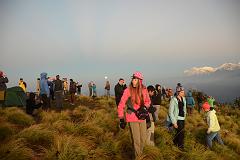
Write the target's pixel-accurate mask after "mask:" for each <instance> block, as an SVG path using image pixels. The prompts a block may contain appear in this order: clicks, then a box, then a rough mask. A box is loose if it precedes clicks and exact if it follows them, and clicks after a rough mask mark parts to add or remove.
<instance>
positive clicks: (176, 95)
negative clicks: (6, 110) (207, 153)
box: [0, 71, 223, 157]
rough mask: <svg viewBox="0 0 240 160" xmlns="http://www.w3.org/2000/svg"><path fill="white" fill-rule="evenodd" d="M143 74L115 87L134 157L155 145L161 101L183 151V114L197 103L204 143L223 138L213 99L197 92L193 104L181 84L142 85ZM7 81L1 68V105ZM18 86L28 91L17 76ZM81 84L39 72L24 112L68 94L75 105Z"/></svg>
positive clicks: (92, 85) (58, 105) (59, 103)
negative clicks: (204, 127)
mask: <svg viewBox="0 0 240 160" xmlns="http://www.w3.org/2000/svg"><path fill="white" fill-rule="evenodd" d="M143 79H144V77H143V75H142V73H140V72H135V73H134V74H133V75H132V77H131V82H130V84H129V85H128V86H127V85H126V84H125V81H124V79H123V78H120V79H119V81H118V83H117V84H116V85H115V87H114V93H115V101H116V106H117V112H118V117H119V126H120V128H122V129H125V127H126V126H127V124H128V125H129V128H130V133H131V137H132V141H133V147H134V151H135V156H136V157H137V156H140V155H141V154H142V152H143V148H144V146H145V145H146V144H147V145H152V146H154V145H155V143H154V130H155V127H156V126H157V125H156V124H157V123H158V122H159V117H158V115H159V112H160V110H161V104H162V101H169V108H168V114H167V117H166V127H167V129H168V130H169V131H170V132H172V131H174V130H175V135H174V138H173V143H174V144H175V145H176V146H177V147H178V148H179V149H180V150H183V151H184V130H185V119H186V116H192V114H193V109H194V108H195V106H197V110H198V112H201V110H203V111H204V112H205V113H206V120H207V124H208V129H207V132H206V144H207V146H208V147H209V148H211V147H212V141H213V139H216V140H217V141H218V142H219V143H220V144H223V141H222V139H221V137H220V133H219V132H220V126H219V123H218V119H217V116H216V111H215V110H214V107H215V105H214V102H215V99H214V98H213V97H211V96H207V97H206V96H205V95H203V94H201V93H199V94H198V95H197V96H196V101H197V102H196V103H195V100H194V98H193V93H192V91H191V90H189V91H187V93H186V95H185V89H184V87H183V86H182V84H181V83H178V84H177V86H176V90H175V92H173V90H172V89H171V88H166V87H164V86H163V87H162V86H161V85H160V84H156V85H155V86H153V85H149V86H147V87H146V86H145V85H144V83H143ZM6 83H8V78H7V76H6V74H4V73H3V72H2V71H0V102H1V103H0V104H1V105H2V104H3V101H4V96H5V94H6V93H5V92H6V89H7V86H6ZM18 85H19V87H21V88H22V90H23V92H25V93H27V84H26V82H25V81H24V80H23V78H20V80H19V83H18ZM82 86H83V85H82V84H80V83H78V82H75V81H74V80H73V79H70V83H69V85H68V81H67V78H63V79H62V80H61V78H60V76H59V75H56V77H55V78H50V77H48V76H47V73H45V72H43V73H41V74H40V78H37V86H36V92H35V93H33V92H31V93H28V94H29V95H28V97H29V98H28V99H27V103H26V112H27V113H28V114H30V115H32V114H33V111H34V109H37V108H40V107H42V108H43V109H44V110H46V111H48V110H49V109H50V105H51V101H55V102H56V108H57V109H59V110H61V109H62V108H63V100H67V99H68V96H67V95H70V100H69V102H70V105H73V106H74V105H75V101H76V100H75V95H76V94H77V95H81V88H82ZM110 88H111V85H110V82H109V81H106V85H105V87H104V89H105V95H106V97H107V98H109V97H110ZM88 89H89V96H90V97H92V98H95V97H96V96H97V91H96V84H95V83H94V82H93V81H91V82H89V83H88Z"/></svg>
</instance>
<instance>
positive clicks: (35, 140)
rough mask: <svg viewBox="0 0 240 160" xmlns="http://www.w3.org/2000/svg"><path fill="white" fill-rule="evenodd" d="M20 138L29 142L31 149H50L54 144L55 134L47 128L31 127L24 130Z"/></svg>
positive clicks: (19, 135)
mask: <svg viewBox="0 0 240 160" xmlns="http://www.w3.org/2000/svg"><path fill="white" fill-rule="evenodd" d="M18 138H21V139H23V140H24V141H26V142H27V144H28V145H29V146H30V147H33V148H34V147H35V146H42V147H46V148H49V147H50V146H51V144H52V143H53V133H52V132H51V131H49V129H47V128H43V127H41V126H37V125H35V126H31V127H29V128H26V129H24V130H22V131H21V132H20V133H19V134H18Z"/></svg>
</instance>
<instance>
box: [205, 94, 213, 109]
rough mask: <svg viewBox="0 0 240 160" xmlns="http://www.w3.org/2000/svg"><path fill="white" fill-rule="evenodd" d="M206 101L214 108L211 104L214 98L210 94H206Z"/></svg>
mask: <svg viewBox="0 0 240 160" xmlns="http://www.w3.org/2000/svg"><path fill="white" fill-rule="evenodd" d="M207 101H208V103H209V105H210V106H211V107H213V108H214V105H213V104H214V102H215V99H214V98H213V97H212V96H208V97H207Z"/></svg>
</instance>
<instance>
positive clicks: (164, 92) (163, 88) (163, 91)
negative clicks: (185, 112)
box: [162, 86, 167, 101]
mask: <svg viewBox="0 0 240 160" xmlns="http://www.w3.org/2000/svg"><path fill="white" fill-rule="evenodd" d="M166 96H167V94H166V90H165V87H164V86H163V87H162V97H163V99H164V101H165V99H166Z"/></svg>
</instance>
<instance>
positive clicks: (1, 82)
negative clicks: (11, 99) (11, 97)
mask: <svg viewBox="0 0 240 160" xmlns="http://www.w3.org/2000/svg"><path fill="white" fill-rule="evenodd" d="M6 83H8V78H7V76H6V75H5V74H4V73H3V72H2V71H0V107H1V106H3V105H4V100H5V95H6V93H5V92H6V89H7V85H6Z"/></svg>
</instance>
